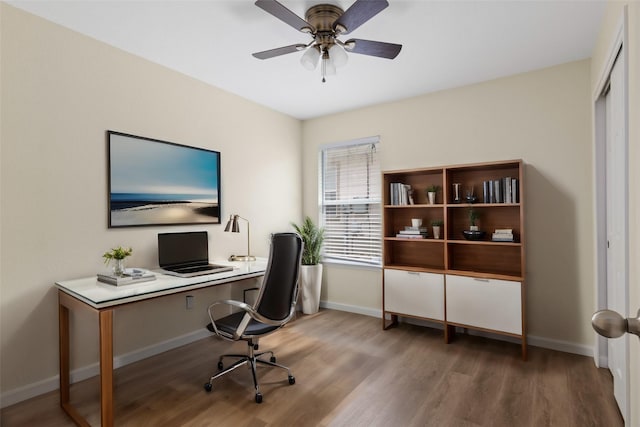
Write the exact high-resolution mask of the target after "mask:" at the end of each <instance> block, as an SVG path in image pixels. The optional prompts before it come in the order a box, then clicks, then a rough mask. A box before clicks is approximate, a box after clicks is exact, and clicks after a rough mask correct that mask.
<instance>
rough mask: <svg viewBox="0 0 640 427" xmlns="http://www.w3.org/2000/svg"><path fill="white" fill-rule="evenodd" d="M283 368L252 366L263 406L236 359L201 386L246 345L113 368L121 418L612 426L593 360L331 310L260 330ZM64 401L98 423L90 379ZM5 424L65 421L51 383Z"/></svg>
mask: <svg viewBox="0 0 640 427" xmlns="http://www.w3.org/2000/svg"><path fill="white" fill-rule="evenodd" d="M260 344H261V345H260V347H261V350H265V349H273V350H275V353H276V356H277V358H278V362H279V363H281V364H284V365H287V366H289V367H290V368H291V369H292V371H293V374H294V375H295V377H296V384H295V385H289V384H288V381H287V375H286V372H284V371H281V370H279V369H269V368H260V369H259V371H258V375H259V381H260V383H261V392H262V394H263V396H264V402H263V403H262V404H260V405H259V404H256V403H255V402H254V400H253V398H254V394H253V383H252V380H251V374H250V373H249V372H248V371H247V370H246V369H244V368H240V369H238V370H236V371H234V372H233V373H231V374H229V375H227V376H225V377H223V378H220V379H218V380H216V382H214V388H213V391H212V392H211V393H207V392H205V391H204V389H203V384H204V383H205V381H207V380H208V378H209V376H210V375H211V374H212V373H214V372H215V371H216V364H217V357H218V355H219V354H220V353H229V352H244V351H245V348H244V347H245V346H246V344H244V343H236V344H233V345H230V343H228V342H223V341H221V340H218V339H215V338H210V339H209V338H207V339H204V340H201V341H198V342H195V343H192V344H189V345H186V346H184V347H181V348H178V349H175V350H171V351H168V352H166V353H163V354H160V355H157V356H154V357H152V358H149V359H145V360H143V361H140V362H137V363H134V364H131V365H128V366H125V367H122V368H120V369H118V370H117V371H116V374H115V384H116V391H115V399H116V402H115V419H116V425H118V426H212V425H216V426H234V427H236V426H256V427H258V426H439V427H440V426H536V427H538V426H563V427H567V426H580V427H583V426H606V427H614V426H621V425H622V419H621V417H620V414H619V412H618V409H617V407H616V404H615V401H614V399H613V387H612V380H611V376H610V374H609V373H608V372H607V371H606V370H603V369H597V368H595V366H594V364H593V361H592V359H591V358H588V357H584V356H577V355H573V354H567V353H561V352H556V351H552V350H546V349H541V348H537V347H530V348H529V360H528V361H527V362H523V361H522V360H521V358H520V346H519V345H518V344H511V343H505V342H500V341H495V340H488V339H485V338H481V337H475V336H468V335H460V336H459V337H458V338H457V339H456V340H455V341H454V342H453V343H451V344H449V345H446V344H444V342H443V339H442V334H441V332H440V331H436V330H432V329H429V328H422V327H417V326H412V325H407V324H401V325H400V326H399V327H397V328H393V329H390V330H387V331H383V330H382V329H381V324H380V319H376V318H372V317H368V316H362V315H357V314H353V313H345V312H340V311H333V310H321V311H320V312H319V313H318V314H315V315H311V316H303V315H300V316H299V317H298V319H297V320H295V321H294V322H292V323H290V324H289V325H288V326H287V327H285V328H284V329H282V330H280V331H278V332H277V333H275V334H273V335H271V336H269V337H267V338H265V339H263V340H262V341H261V342H260ZM71 395H72V400H73V401H74V404H76V405H77V407H78V408H79V410H80V412H81V413H82V414H84V415H85V416H86V417H87V418H88V420H89V422H90V423H91V424H92V425H99V408H98V401H99V396H98V382H97V379H96V378H92V379H89V380H87V381H83V382H82V383H78V384H75V385H74V386H73V387H72V391H71ZM0 421H1V424H2V426H3V427H9V426H35V425H37V426H54V427H57V426H68V425H72V423H71V421H70V419H69V418H67V416H66V415H65V414H64V413H63V412H62V410H61V409H60V408H59V406H58V392H57V391H56V392H51V393H48V394H46V395H42V396H39V397H36V398H33V399H30V400H28V401H25V402H21V403H19V404H16V405H13V406H11V407H8V408H5V409H4V410H2V412H1V417H0Z"/></svg>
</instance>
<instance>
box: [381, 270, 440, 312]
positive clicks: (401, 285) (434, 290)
mask: <svg viewBox="0 0 640 427" xmlns="http://www.w3.org/2000/svg"><path fill="white" fill-rule="evenodd" d="M384 309H385V310H386V311H392V312H394V313H398V314H408V315H411V316H418V317H425V318H428V319H434V320H444V275H442V274H433V273H419V272H415V271H403V270H388V269H385V270H384Z"/></svg>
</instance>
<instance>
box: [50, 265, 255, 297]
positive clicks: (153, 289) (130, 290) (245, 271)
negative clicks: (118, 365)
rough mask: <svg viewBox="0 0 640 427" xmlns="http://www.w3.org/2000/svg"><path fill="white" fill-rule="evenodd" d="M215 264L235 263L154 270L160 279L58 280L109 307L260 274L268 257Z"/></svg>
mask: <svg viewBox="0 0 640 427" xmlns="http://www.w3.org/2000/svg"><path fill="white" fill-rule="evenodd" d="M214 263H215V264H219V265H230V266H233V270H231V271H223V272H221V273H214V274H207V275H203V276H196V277H189V278H182V277H176V276H169V275H166V274H162V273H160V272H158V271H153V273H154V274H155V275H156V280H152V281H149V282H142V283H134V284H130V285H122V286H115V285H110V284H107V283H103V282H99V281H98V278H97V277H96V276H93V277H86V278H82V279H74V280H65V281H61V282H56V287H57V288H58V289H60V290H61V291H63V292H65V293H67V294H69V295H72V296H73V297H75V298H77V299H79V300H80V301H83V302H85V303H86V304H88V305H90V306H91V307H93V308H97V309H100V308H106V307H112V306H116V305H121V304H127V303H130V302H134V301H140V300H144V299H150V298H154V297H158V296H162V295H169V294H175V293H178V292H185V291H190V290H193V289H199V288H206V287H208V286H215V285H221V284H223V283H228V282H235V281H238V280H243V279H249V278H252V277H260V276H263V275H264V274H265V271H266V269H267V259H265V258H258V259H257V260H256V261H249V262H247V261H223V262H220V261H215V262H214Z"/></svg>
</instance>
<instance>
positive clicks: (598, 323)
mask: <svg viewBox="0 0 640 427" xmlns="http://www.w3.org/2000/svg"><path fill="white" fill-rule="evenodd" d="M591 326H593V329H595V331H596V332H597V333H599V334H600V335H602V336H603V337H607V338H618V337H621V336H622V335H624V333H625V332H629V333H630V334H634V335H637V336H638V337H640V310H638V314H637V315H636V318H635V319H633V318H631V317H630V318H628V319H625V318H624V317H622V316H621V315H620V314H618V313H616V312H615V311H611V310H600V311H596V312H595V313H594V314H593V316H592V317H591Z"/></svg>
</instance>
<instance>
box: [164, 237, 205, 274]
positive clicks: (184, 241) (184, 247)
mask: <svg viewBox="0 0 640 427" xmlns="http://www.w3.org/2000/svg"><path fill="white" fill-rule="evenodd" d="M208 240H209V239H208V237H207V232H206V231H195V232H189V233H161V234H158V263H159V264H160V267H167V266H174V265H195V264H207V263H208V262H209V243H208Z"/></svg>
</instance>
